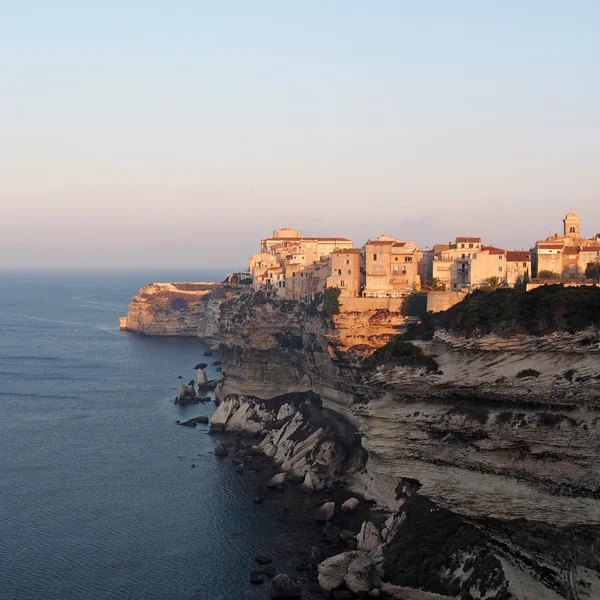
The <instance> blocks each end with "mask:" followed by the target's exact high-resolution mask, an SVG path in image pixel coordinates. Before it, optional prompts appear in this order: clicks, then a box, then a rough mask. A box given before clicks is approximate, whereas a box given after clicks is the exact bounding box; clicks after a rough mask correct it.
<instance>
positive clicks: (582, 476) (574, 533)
mask: <svg viewBox="0 0 600 600" xmlns="http://www.w3.org/2000/svg"><path fill="white" fill-rule="evenodd" d="M319 308H320V307H318V306H315V305H314V303H313V304H310V303H285V302H277V301H272V300H267V299H265V298H263V297H258V298H257V297H256V296H247V297H241V298H238V299H234V300H232V301H230V302H227V303H224V304H223V305H222V307H221V319H220V330H221V336H222V338H221V339H222V362H223V372H224V374H225V377H224V382H223V384H222V386H221V389H220V392H219V393H220V397H221V398H226V397H227V396H228V395H229V394H231V393H234V394H240V393H246V394H250V395H252V396H256V397H258V398H263V399H265V398H271V397H273V396H277V395H279V394H282V393H286V392H287V393H289V392H307V391H312V392H315V393H316V394H318V395H319V397H320V398H321V399H322V400H323V403H324V406H325V407H326V408H328V409H330V410H333V411H334V412H336V413H338V414H341V415H343V416H344V419H345V420H346V421H347V422H349V423H352V424H353V425H354V426H355V427H356V429H357V431H358V432H359V433H360V436H361V440H362V446H363V448H364V449H365V450H366V451H367V452H368V458H367V461H366V465H365V468H364V469H355V470H354V471H352V472H348V473H346V477H347V479H348V480H349V482H350V484H351V485H352V486H353V487H354V488H355V489H358V490H360V491H362V492H363V493H364V494H366V495H367V496H370V497H372V498H374V499H377V500H378V501H379V502H380V503H382V504H384V505H386V506H388V507H389V508H390V509H393V510H397V509H398V508H399V507H400V506H401V505H402V503H403V502H404V501H405V500H404V499H403V494H402V493H400V494H399V488H400V489H403V486H404V485H405V483H403V482H409V484H410V485H409V487H412V488H414V490H415V491H418V494H419V496H421V497H426V498H428V499H429V500H431V501H433V502H434V503H435V505H437V506H439V507H443V508H445V509H447V510H449V511H451V513H452V514H456V515H458V516H459V517H461V518H462V519H464V520H466V521H468V522H469V523H470V524H471V525H472V526H474V527H476V529H477V530H478V531H480V532H482V535H484V537H485V544H487V547H489V548H490V549H491V550H490V551H493V554H494V556H495V560H496V559H497V560H500V561H501V562H502V565H503V573H504V574H505V577H506V579H507V580H510V586H509V591H507V589H506V588H502V589H503V591H502V594H505V593H507V594H508V593H509V592H510V594H512V597H516V598H546V597H547V598H561V597H564V598H576V597H594V594H597V597H600V579H599V578H598V571H599V567H598V564H599V563H598V531H599V530H600V529H599V525H600V473H599V471H598V469H597V463H598V458H599V456H598V455H599V451H600V386H599V383H600V352H599V345H600V344H599V340H598V339H597V333H596V332H595V330H588V331H581V332H579V333H573V334H566V333H554V334H551V335H546V336H527V335H513V336H507V337H499V336H496V335H493V334H489V335H482V336H478V337H477V336H471V337H469V338H464V337H462V338H461V337H460V336H458V335H456V333H452V332H449V331H444V330H438V331H436V333H435V335H434V337H433V339H431V340H430V341H415V342H414V343H415V344H416V345H418V346H419V347H420V348H421V349H422V351H423V355H424V356H427V357H429V358H430V359H431V360H432V361H433V364H434V365H435V367H434V368H432V367H431V362H430V363H426V364H423V365H421V364H419V363H416V364H411V365H407V364H404V365H403V364H398V362H395V361H393V360H391V361H383V363H380V364H377V363H373V364H371V365H370V366H366V365H365V363H364V362H363V359H364V358H365V356H368V355H369V354H370V353H371V352H372V351H373V350H374V349H375V348H376V347H378V346H380V345H381V344H382V343H383V341H384V340H386V339H389V337H390V335H391V334H392V333H393V332H394V331H396V330H397V327H398V325H400V324H401V321H402V320H401V319H398V315H396V316H395V318H394V317H393V316H392V315H385V314H381V313H379V314H377V313H374V314H371V315H364V314H356V315H352V314H341V315H339V316H335V317H334V318H333V319H332V318H328V317H326V316H324V315H323V312H322V311H321V310H319ZM386 328H387V330H386ZM346 332H348V333H346ZM384 332H385V333H384ZM400 362H401V361H400ZM471 525H469V526H471ZM498 589H500V588H498ZM585 594H589V596H586V595H585ZM485 597H489V598H492V597H493V598H500V597H501V595H500V592H498V593H497V595H490V596H485ZM502 597H504V596H502ZM506 597H510V596H506Z"/></svg>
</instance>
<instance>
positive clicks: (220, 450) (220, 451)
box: [215, 441, 229, 456]
mask: <svg viewBox="0 0 600 600" xmlns="http://www.w3.org/2000/svg"><path fill="white" fill-rule="evenodd" d="M215 454H216V455H217V456H227V455H228V454H229V452H228V451H227V448H226V447H225V446H224V445H223V442H221V441H217V443H216V444H215Z"/></svg>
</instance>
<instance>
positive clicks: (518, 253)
mask: <svg viewBox="0 0 600 600" xmlns="http://www.w3.org/2000/svg"><path fill="white" fill-rule="evenodd" d="M506 260H507V261H508V262H527V261H528V260H531V254H530V253H529V252H527V251H525V250H507V251H506Z"/></svg>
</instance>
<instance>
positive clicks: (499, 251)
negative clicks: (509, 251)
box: [481, 246, 506, 254]
mask: <svg viewBox="0 0 600 600" xmlns="http://www.w3.org/2000/svg"><path fill="white" fill-rule="evenodd" d="M481 249H482V250H483V251H487V252H489V253H490V254H504V253H505V252H506V250H502V248H494V246H481Z"/></svg>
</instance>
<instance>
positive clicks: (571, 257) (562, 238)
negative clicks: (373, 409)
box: [247, 210, 600, 309]
mask: <svg viewBox="0 0 600 600" xmlns="http://www.w3.org/2000/svg"><path fill="white" fill-rule="evenodd" d="M580 230H581V221H580V219H579V217H578V216H577V215H576V214H575V213H574V212H573V211H572V210H571V211H570V212H569V213H568V214H567V215H566V216H565V218H564V219H563V234H562V235H558V234H556V235H553V236H551V237H548V238H546V239H545V240H539V241H537V242H536V243H535V245H534V247H533V248H531V249H530V250H505V249H502V248H497V247H494V246H491V245H486V244H484V243H483V242H482V240H481V238H479V237H471V236H459V237H457V238H456V239H455V240H453V241H450V242H446V243H441V244H436V245H434V246H433V248H431V249H430V248H426V249H421V248H420V247H419V246H418V245H417V244H415V243H414V242H412V241H404V240H401V239H398V238H394V237H388V236H380V237H378V238H377V239H374V240H368V241H367V242H366V244H365V245H364V246H362V247H354V245H353V243H352V241H351V240H349V239H347V238H344V237H305V236H303V235H302V233H301V232H300V231H299V230H296V229H288V228H285V229H278V230H276V231H274V232H273V235H272V237H269V238H265V239H263V240H262V241H261V247H260V253H258V254H255V255H254V256H252V257H251V258H250V259H249V263H248V275H247V282H248V283H250V281H251V285H252V287H253V289H254V290H255V291H263V292H265V293H268V294H272V295H275V296H277V297H280V298H285V299H290V300H300V299H302V298H306V297H311V296H312V295H314V294H315V293H318V292H322V291H324V290H325V289H326V288H337V289H339V290H340V297H341V298H345V299H350V298H355V299H362V300H363V302H360V301H354V302H353V306H354V307H355V308H356V309H360V307H361V306H362V305H363V304H364V307H365V308H367V305H368V307H369V308H372V307H371V304H373V302H365V301H366V300H367V299H387V300H388V301H393V300H402V299H403V298H405V297H406V296H407V295H409V294H411V293H414V292H447V294H445V296H446V298H445V299H444V302H443V304H442V305H441V306H440V307H439V308H447V307H448V306H449V305H451V304H453V303H455V302H459V301H460V300H461V299H462V297H463V296H464V294H466V293H468V292H471V291H473V290H475V289H478V288H488V289H489V288H491V289H496V288H499V287H514V286H518V285H522V286H525V287H527V289H530V288H531V287H535V286H537V285H543V284H545V283H551V282H559V281H562V282H564V283H566V284H569V285H584V284H590V283H593V280H596V281H597V279H598V277H600V233H598V234H596V235H595V237H594V238H590V239H587V238H582V237H581V234H580ZM590 280H592V281H590ZM394 304H395V303H394ZM382 307H383V305H382ZM428 308H429V307H428Z"/></svg>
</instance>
